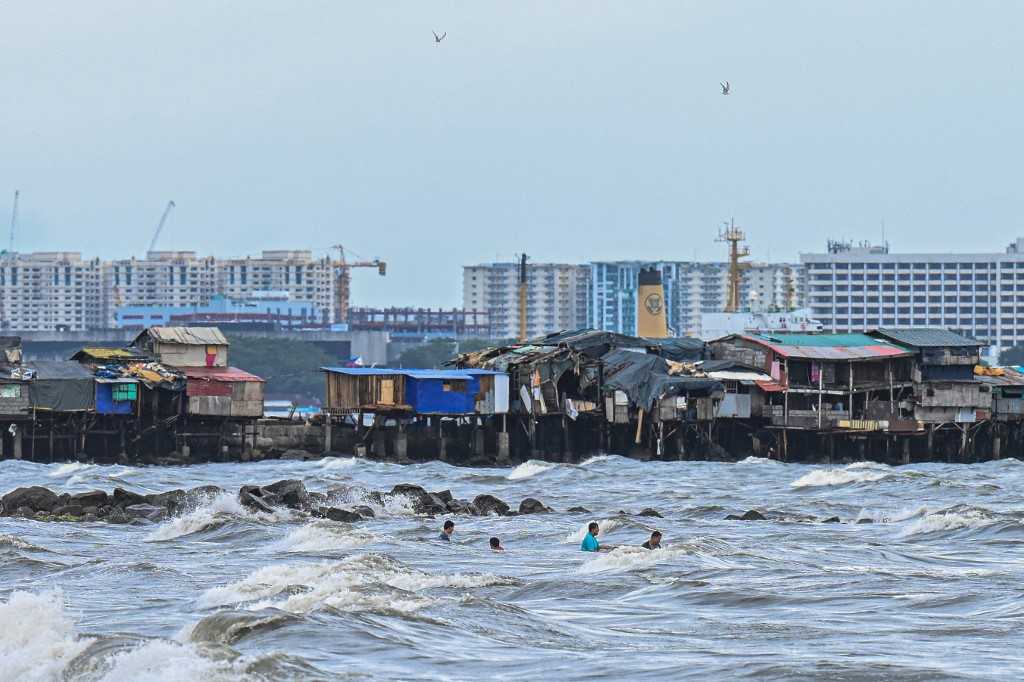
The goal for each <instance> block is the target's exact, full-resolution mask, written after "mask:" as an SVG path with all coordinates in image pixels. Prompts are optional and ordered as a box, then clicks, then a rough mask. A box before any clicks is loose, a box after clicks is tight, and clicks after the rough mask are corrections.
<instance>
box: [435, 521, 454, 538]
mask: <svg viewBox="0 0 1024 682" xmlns="http://www.w3.org/2000/svg"><path fill="white" fill-rule="evenodd" d="M454 532H455V522H454V521H452V520H451V519H448V520H447V521H445V522H444V526H443V527H442V528H441V537H439V538H438V539H439V540H444V541H445V542H451V541H452V533H454Z"/></svg>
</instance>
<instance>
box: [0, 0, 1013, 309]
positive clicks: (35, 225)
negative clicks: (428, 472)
mask: <svg viewBox="0 0 1024 682" xmlns="http://www.w3.org/2000/svg"><path fill="white" fill-rule="evenodd" d="M0 25H2V30H0V98H2V100H0V101H2V102H3V104H2V106H0V216H9V215H10V212H11V202H12V199H13V194H14V190H15V189H18V190H20V192H21V197H20V205H19V223H18V230H17V234H16V236H15V249H16V250H17V251H21V252H27V251H44V250H46V251H53V250H66V251H81V252H83V255H85V256H87V257H104V258H113V257H126V256H130V255H136V256H142V255H143V254H144V253H145V250H146V248H147V247H148V245H149V242H150V240H151V239H152V236H153V232H154V230H155V227H156V224H157V222H158V220H159V217H160V214H161V212H162V211H163V209H164V206H165V205H166V203H167V201H168V200H170V199H173V200H174V201H175V202H176V208H175V209H174V211H173V212H172V214H171V215H170V217H169V219H168V221H167V225H166V227H165V229H164V232H163V234H162V235H161V238H160V242H159V244H158V248H163V249H180V250H194V251H197V252H199V253H200V254H202V255H207V254H210V255H218V256H244V255H247V254H253V255H255V254H257V253H258V252H259V251H260V250H263V249H282V248H294V249H313V250H314V251H315V252H316V253H317V254H324V253H325V252H326V250H327V249H328V248H329V247H330V246H331V245H333V244H343V245H345V246H346V248H347V249H348V250H349V251H350V252H351V253H355V254H359V255H361V256H363V257H366V258H375V257H377V258H381V259H383V260H385V261H386V262H387V263H388V266H389V269H388V274H387V276H386V277H384V278H380V277H378V276H377V274H376V273H375V272H374V271H371V270H361V271H360V270H357V271H355V275H354V277H353V304H354V305H367V306H387V305H415V306H444V307H452V306H458V305H460V303H461V288H462V270H461V268H462V266H463V265H466V264H472V263H478V262H488V261H493V260H495V259H501V260H508V259H511V258H512V257H513V255H514V254H516V253H522V252H525V253H527V254H529V256H530V257H531V259H533V260H535V261H543V262H551V261H557V262H585V261H590V260H617V259H639V260H658V259H664V260H684V259H693V258H697V259H701V260H721V259H723V258H724V255H725V246H724V245H723V244H719V243H716V242H715V236H716V233H717V230H718V227H719V226H720V225H721V223H722V221H725V220H729V219H731V218H734V219H735V221H736V223H737V224H738V225H740V226H741V227H742V228H743V229H744V230H745V231H746V233H747V236H748V243H749V246H750V249H751V251H752V253H753V256H754V258H755V259H756V260H776V261H779V260H795V259H797V258H798V257H799V253H800V252H820V251H822V250H824V247H825V242H826V240H827V239H830V238H832V239H850V240H854V241H860V240H870V241H873V242H879V241H881V240H882V237H883V233H884V237H885V239H887V240H888V241H889V243H890V245H891V248H892V250H893V251H904V252H911V251H912V252H952V251H975V252H978V251H998V250H1002V249H1003V248H1004V247H1005V246H1006V244H1008V243H1009V242H1010V241H1012V240H1013V239H1014V238H1016V236H1018V235H1024V225H1021V219H1020V215H1021V210H1020V208H1021V202H1022V201H1024V199H1022V196H1024V194H1022V192H1021V178H1022V173H1021V170H1020V165H1021V160H1022V158H1024V143H1022V139H1024V138H1022V132H1024V130H1022V129H1024V88H1022V87H1021V76H1020V75H1019V69H1020V65H1021V64H1022V63H1024V41H1022V40H1020V38H1019V36H1020V33H1021V31H1022V28H1024V3H1019V2H1010V1H1007V2H991V1H984V0H981V1H973V2H969V3H968V2H943V1H941V0H936V1H931V2H910V1H900V0H890V1H885V2H883V1H881V0H868V1H858V2H853V1H850V2H838V1H834V2H817V1H808V2H787V1H785V0H782V1H778V2H771V3H768V2H760V1H758V2H754V1H751V2H730V1H728V0H716V1H715V2H706V1H705V2H684V1H681V0H674V1H666V2H643V1H637V0H630V1H629V2H617V3H610V2H600V1H595V0H589V1H586V2H582V1H581V2H569V1H564V2H554V1H550V0H549V1H547V2H532V1H528V0H517V1H516V2H429V1H427V0H419V1H415V2H361V3H357V2H338V1H330V2H316V1H312V0H295V1H292V2H281V1H280V0H277V1H275V2H265V1H263V0H245V1H241V0H236V1H228V0H223V1H215V2H210V1H203V2H199V1H192V0H148V1H147V2H142V3H140V2H137V0H123V1H119V2H115V1H109V0H90V1H89V2H80V1H78V0H74V1H71V0H67V1H64V2H57V1H50V2H28V1H22V2H11V1H4V2H0ZM431 31H437V32H438V33H441V32H447V34H448V35H447V37H446V38H445V40H444V41H443V42H441V43H440V44H437V43H435V42H434V39H433V36H432V34H431ZM723 80H728V81H730V83H731V84H732V88H733V91H732V94H731V95H729V96H723V95H722V94H721V91H720V88H719V85H718V84H719V82H720V81H723ZM7 222H8V218H6V217H4V218H2V219H0V225H5V226H6V224H7ZM4 242H5V245H6V239H5V240H4Z"/></svg>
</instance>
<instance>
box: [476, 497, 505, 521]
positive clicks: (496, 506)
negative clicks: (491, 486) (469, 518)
mask: <svg viewBox="0 0 1024 682" xmlns="http://www.w3.org/2000/svg"><path fill="white" fill-rule="evenodd" d="M469 509H470V511H471V512H472V513H473V514H475V515H477V516H487V515H488V514H497V515H498V516H505V515H506V514H508V510H509V506H508V505H507V504H505V503H504V502H502V501H501V500H499V499H498V498H497V497H495V496H494V495H487V494H483V495H477V496H476V497H474V498H473V501H472V502H471V503H470V505H469Z"/></svg>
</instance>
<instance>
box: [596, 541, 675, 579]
mask: <svg viewBox="0 0 1024 682" xmlns="http://www.w3.org/2000/svg"><path fill="white" fill-rule="evenodd" d="M690 554H692V551H690V549H689V548H686V547H663V548H661V549H644V548H643V547H616V548H615V549H613V550H611V551H610V552H602V553H600V554H598V555H597V556H595V557H594V558H593V559H591V560H590V561H585V562H584V563H582V564H580V566H579V568H577V569H576V571H577V573H584V574H589V573H604V572H614V571H635V570H642V569H645V568H650V567H651V566H654V565H656V564H661V563H666V562H672V561H676V560H678V559H681V558H682V557H684V556H687V555H690Z"/></svg>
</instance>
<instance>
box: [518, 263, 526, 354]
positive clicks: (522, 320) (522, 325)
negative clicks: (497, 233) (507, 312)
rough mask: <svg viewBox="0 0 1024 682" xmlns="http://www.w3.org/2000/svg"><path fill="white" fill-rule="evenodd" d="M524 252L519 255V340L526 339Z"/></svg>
mask: <svg viewBox="0 0 1024 682" xmlns="http://www.w3.org/2000/svg"><path fill="white" fill-rule="evenodd" d="M527 283H528V280H527V278H526V254H525V253H524V254H523V255H522V256H520V257H519V341H520V343H522V342H524V341H526V289H527V286H528V284H527Z"/></svg>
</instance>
